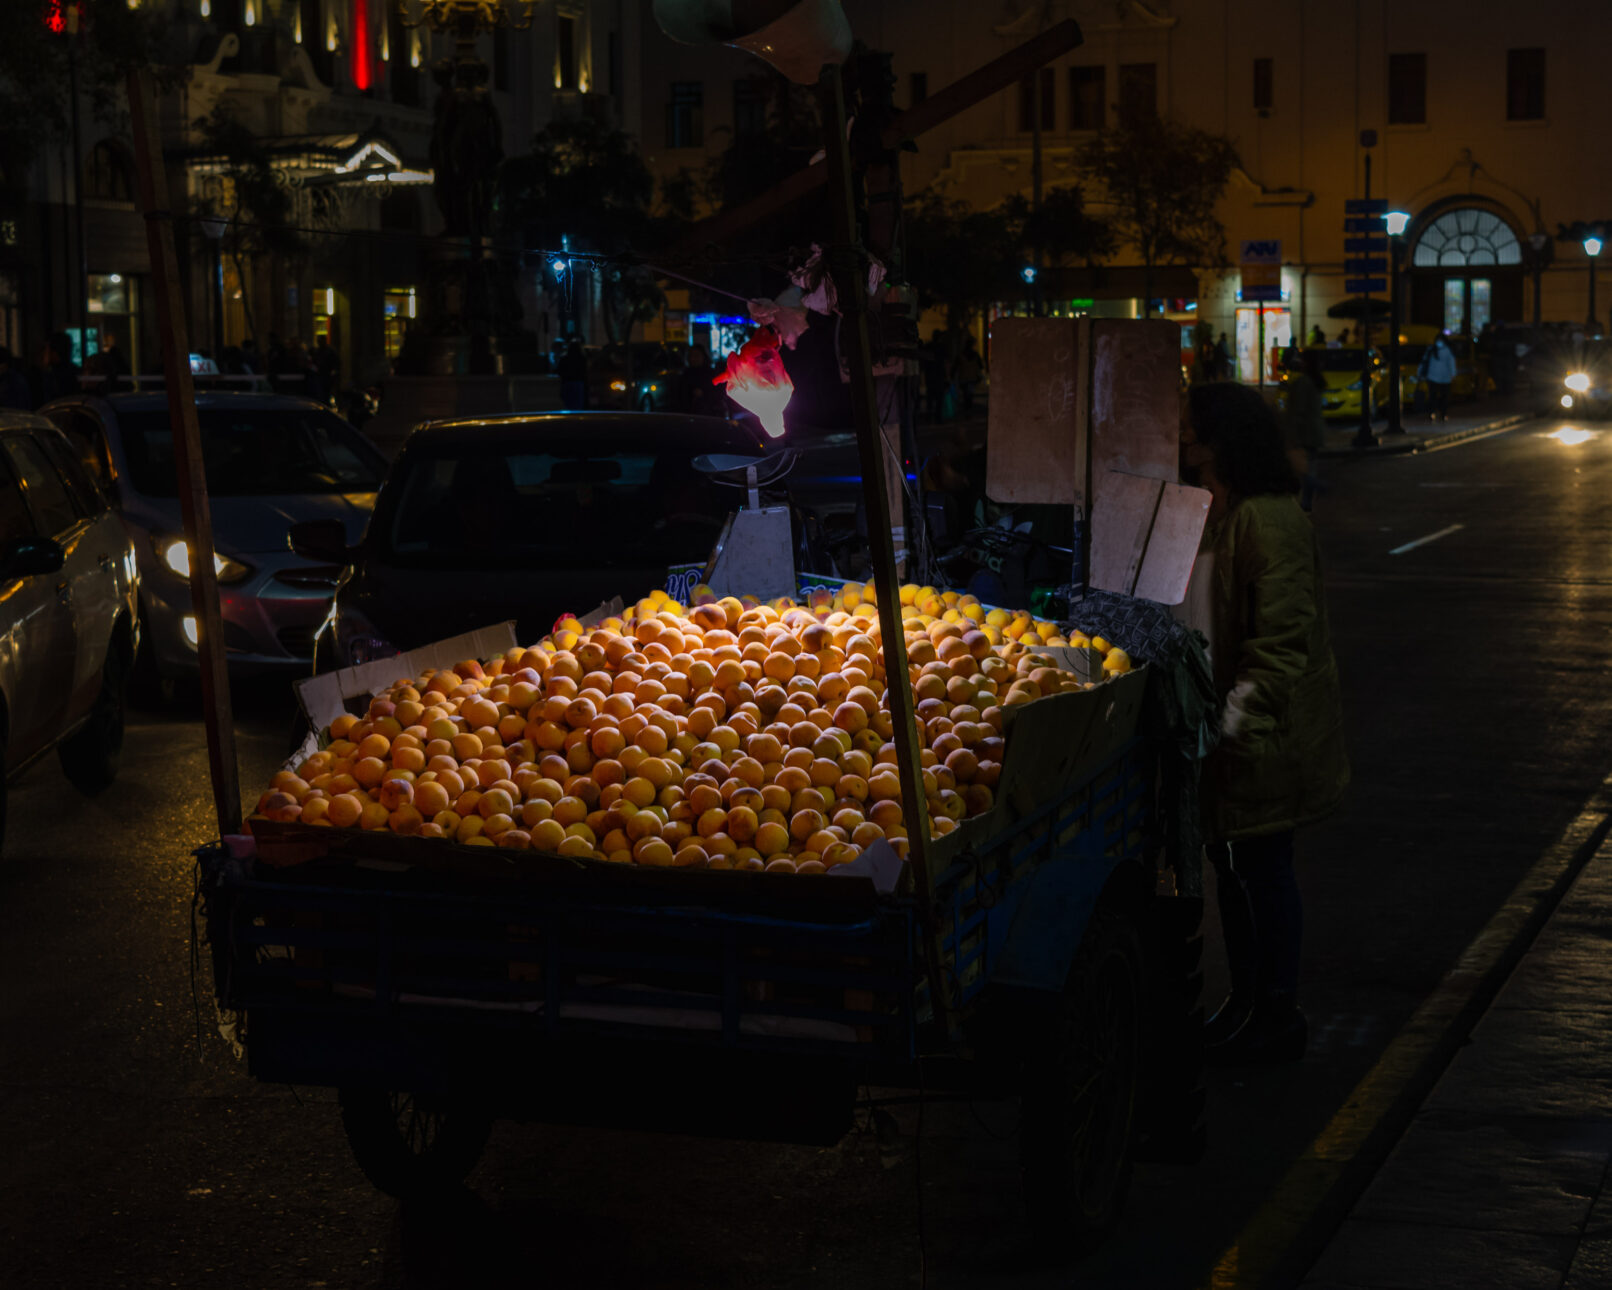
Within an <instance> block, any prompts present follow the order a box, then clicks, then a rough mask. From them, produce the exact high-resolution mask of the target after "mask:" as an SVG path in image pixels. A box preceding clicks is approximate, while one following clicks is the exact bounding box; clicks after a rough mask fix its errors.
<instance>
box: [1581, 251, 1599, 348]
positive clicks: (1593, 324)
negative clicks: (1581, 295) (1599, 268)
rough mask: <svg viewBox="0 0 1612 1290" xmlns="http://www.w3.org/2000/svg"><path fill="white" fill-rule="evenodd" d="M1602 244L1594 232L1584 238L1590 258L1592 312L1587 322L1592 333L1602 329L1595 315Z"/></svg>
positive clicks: (1585, 252) (1586, 253)
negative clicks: (1598, 264) (1596, 269)
mask: <svg viewBox="0 0 1612 1290" xmlns="http://www.w3.org/2000/svg"><path fill="white" fill-rule="evenodd" d="M1601 246H1602V242H1601V239H1600V238H1599V237H1598V236H1596V234H1594V233H1591V234H1590V235H1589V236H1588V237H1586V238H1585V239H1584V254H1585V255H1587V256H1588V257H1589V260H1590V312H1589V317H1588V318H1586V319H1585V324H1586V325H1587V326H1588V327H1589V329H1590V334H1591V335H1595V334H1597V333H1598V332H1599V330H1600V323H1598V322H1597V321H1596V317H1595V261H1596V260H1597V259H1599V258H1600V255H1601Z"/></svg>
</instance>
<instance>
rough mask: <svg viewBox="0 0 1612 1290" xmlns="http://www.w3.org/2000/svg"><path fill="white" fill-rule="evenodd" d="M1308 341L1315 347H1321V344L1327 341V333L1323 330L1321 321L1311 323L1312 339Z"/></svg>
mask: <svg viewBox="0 0 1612 1290" xmlns="http://www.w3.org/2000/svg"><path fill="white" fill-rule="evenodd" d="M1308 343H1309V345H1310V346H1311V347H1312V348H1314V349H1319V348H1320V347H1321V346H1323V345H1325V344H1326V343H1327V334H1326V332H1324V331H1322V330H1321V324H1320V323H1311V324H1310V339H1309V342H1308Z"/></svg>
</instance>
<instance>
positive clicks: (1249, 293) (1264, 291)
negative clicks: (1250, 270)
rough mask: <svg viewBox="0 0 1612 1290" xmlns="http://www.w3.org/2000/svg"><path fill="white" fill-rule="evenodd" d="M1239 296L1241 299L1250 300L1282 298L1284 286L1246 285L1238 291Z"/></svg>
mask: <svg viewBox="0 0 1612 1290" xmlns="http://www.w3.org/2000/svg"><path fill="white" fill-rule="evenodd" d="M1237 298H1238V299H1239V300H1247V301H1249V302H1253V301H1256V300H1281V299H1282V288H1281V287H1280V286H1273V287H1244V288H1243V289H1242V290H1241V291H1239V292H1238V293H1237Z"/></svg>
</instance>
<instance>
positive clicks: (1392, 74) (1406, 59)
mask: <svg viewBox="0 0 1612 1290" xmlns="http://www.w3.org/2000/svg"><path fill="white" fill-rule="evenodd" d="M1388 124H1389V125H1426V124H1427V55H1426V54H1390V55H1388Z"/></svg>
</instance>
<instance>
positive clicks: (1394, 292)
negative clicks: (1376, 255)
mask: <svg viewBox="0 0 1612 1290" xmlns="http://www.w3.org/2000/svg"><path fill="white" fill-rule="evenodd" d="M1410 219H1411V217H1410V216H1409V215H1407V214H1406V213H1405V212H1404V211H1389V212H1388V214H1387V215H1386V216H1384V217H1383V223H1384V224H1385V225H1386V226H1387V228H1388V273H1389V277H1388V425H1387V427H1386V429H1385V430H1384V432H1383V433H1385V434H1404V433H1405V427H1404V425H1403V423H1401V421H1400V419H1399V414H1400V406H1399V400H1400V396H1399V276H1400V264H1399V262H1400V257H1401V255H1402V253H1403V251H1404V247H1405V230H1406V229H1407V228H1408V227H1409V226H1410Z"/></svg>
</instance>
